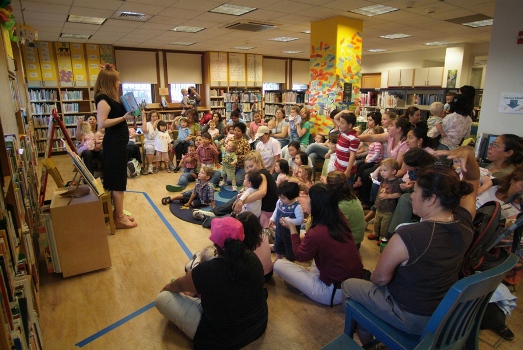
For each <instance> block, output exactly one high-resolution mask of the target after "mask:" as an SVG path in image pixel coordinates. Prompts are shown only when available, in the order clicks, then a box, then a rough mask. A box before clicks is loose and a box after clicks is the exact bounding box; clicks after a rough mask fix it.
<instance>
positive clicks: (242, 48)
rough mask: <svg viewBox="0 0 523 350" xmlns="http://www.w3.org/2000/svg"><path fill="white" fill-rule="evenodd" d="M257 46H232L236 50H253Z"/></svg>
mask: <svg viewBox="0 0 523 350" xmlns="http://www.w3.org/2000/svg"><path fill="white" fill-rule="evenodd" d="M255 48H256V47H254V46H235V47H231V49H236V50H252V49H255Z"/></svg>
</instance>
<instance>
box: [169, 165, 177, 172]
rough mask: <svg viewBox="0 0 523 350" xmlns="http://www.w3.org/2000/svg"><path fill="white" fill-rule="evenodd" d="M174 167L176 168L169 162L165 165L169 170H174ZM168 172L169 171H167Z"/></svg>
mask: <svg viewBox="0 0 523 350" xmlns="http://www.w3.org/2000/svg"><path fill="white" fill-rule="evenodd" d="M175 168H176V167H175V166H174V164H173V163H170V164H169V166H168V167H167V169H169V170H171V171H172V170H174V169H175ZM169 172H170V171H169Z"/></svg>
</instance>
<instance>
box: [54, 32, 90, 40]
mask: <svg viewBox="0 0 523 350" xmlns="http://www.w3.org/2000/svg"><path fill="white" fill-rule="evenodd" d="M90 37H91V35H88V34H70V33H62V34H60V38H69V39H89V38H90Z"/></svg>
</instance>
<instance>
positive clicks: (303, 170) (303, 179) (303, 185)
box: [295, 165, 314, 215]
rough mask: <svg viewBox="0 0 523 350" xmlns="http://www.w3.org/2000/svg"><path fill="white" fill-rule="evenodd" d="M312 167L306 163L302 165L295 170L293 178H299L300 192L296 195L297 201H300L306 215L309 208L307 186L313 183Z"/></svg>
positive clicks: (309, 186)
mask: <svg viewBox="0 0 523 350" xmlns="http://www.w3.org/2000/svg"><path fill="white" fill-rule="evenodd" d="M312 171H313V170H312V168H311V167H310V166H308V165H302V166H300V167H299V168H298V170H297V171H296V175H295V178H297V179H298V180H299V185H300V194H299V195H298V202H300V205H301V208H302V210H303V213H304V214H305V215H307V214H308V213H309V212H310V210H309V188H311V187H312V185H314V184H313V183H312Z"/></svg>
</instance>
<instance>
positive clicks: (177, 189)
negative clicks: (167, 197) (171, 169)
mask: <svg viewBox="0 0 523 350" xmlns="http://www.w3.org/2000/svg"><path fill="white" fill-rule="evenodd" d="M165 189H166V190H167V191H169V192H181V191H182V190H183V188H182V186H176V185H167V186H165Z"/></svg>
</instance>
